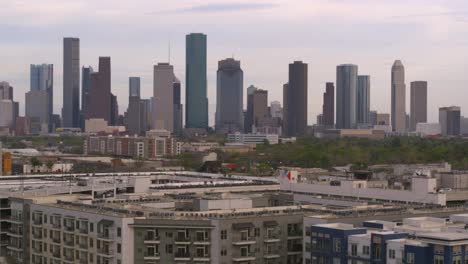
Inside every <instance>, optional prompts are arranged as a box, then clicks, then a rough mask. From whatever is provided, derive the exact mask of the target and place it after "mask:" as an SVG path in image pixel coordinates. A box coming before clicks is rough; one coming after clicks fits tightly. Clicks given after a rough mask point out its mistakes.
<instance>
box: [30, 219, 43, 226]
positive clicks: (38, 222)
mask: <svg viewBox="0 0 468 264" xmlns="http://www.w3.org/2000/svg"><path fill="white" fill-rule="evenodd" d="M32 222H33V223H32V224H33V225H42V217H40V218H39V217H35V218H33V221H32Z"/></svg>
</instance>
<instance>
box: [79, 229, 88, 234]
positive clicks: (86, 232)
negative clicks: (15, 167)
mask: <svg viewBox="0 0 468 264" xmlns="http://www.w3.org/2000/svg"><path fill="white" fill-rule="evenodd" d="M79 230H80V233H81V234H88V228H83V227H80V229H79Z"/></svg>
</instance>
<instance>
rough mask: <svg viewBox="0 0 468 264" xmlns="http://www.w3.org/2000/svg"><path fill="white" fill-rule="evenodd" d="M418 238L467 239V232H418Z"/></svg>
mask: <svg viewBox="0 0 468 264" xmlns="http://www.w3.org/2000/svg"><path fill="white" fill-rule="evenodd" d="M419 237H420V238H426V239H436V240H447V241H454V240H468V234H467V233H458V232H434V233H421V234H419Z"/></svg>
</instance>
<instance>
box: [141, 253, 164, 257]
mask: <svg viewBox="0 0 468 264" xmlns="http://www.w3.org/2000/svg"><path fill="white" fill-rule="evenodd" d="M159 256H161V254H160V253H159V252H153V254H149V252H145V257H150V258H151V257H159Z"/></svg>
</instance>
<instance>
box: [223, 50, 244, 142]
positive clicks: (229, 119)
mask: <svg viewBox="0 0 468 264" xmlns="http://www.w3.org/2000/svg"><path fill="white" fill-rule="evenodd" d="M243 105H244V72H243V71H242V69H241V67H240V61H237V60H234V59H231V58H228V59H225V60H221V61H219V62H218V71H217V81H216V131H217V132H219V133H234V132H241V131H243V128H244V120H243Z"/></svg>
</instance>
